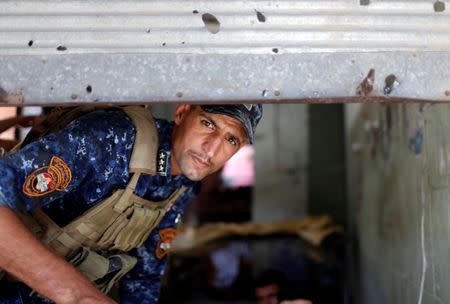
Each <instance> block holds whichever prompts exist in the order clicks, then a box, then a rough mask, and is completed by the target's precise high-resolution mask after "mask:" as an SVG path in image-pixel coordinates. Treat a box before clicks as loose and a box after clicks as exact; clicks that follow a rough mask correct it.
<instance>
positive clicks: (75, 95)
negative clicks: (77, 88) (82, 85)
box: [70, 94, 78, 99]
mask: <svg viewBox="0 0 450 304" xmlns="http://www.w3.org/2000/svg"><path fill="white" fill-rule="evenodd" d="M70 98H72V99H77V98H78V95H77V94H72V95H70Z"/></svg>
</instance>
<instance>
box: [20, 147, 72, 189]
mask: <svg viewBox="0 0 450 304" xmlns="http://www.w3.org/2000/svg"><path fill="white" fill-rule="evenodd" d="M71 180H72V172H71V171H70V168H69V166H67V164H66V163H65V162H64V161H63V160H62V159H61V158H59V157H57V156H53V157H52V159H51V160H50V164H49V165H48V166H44V167H41V168H39V169H37V170H35V171H34V172H33V173H31V174H30V176H28V177H27V179H26V180H25V182H24V183H23V187H22V190H23V193H25V194H26V195H28V196H33V197H34V196H43V195H46V194H48V193H51V192H53V191H55V190H56V191H64V190H65V189H66V188H67V186H68V185H69V183H70V181H71Z"/></svg>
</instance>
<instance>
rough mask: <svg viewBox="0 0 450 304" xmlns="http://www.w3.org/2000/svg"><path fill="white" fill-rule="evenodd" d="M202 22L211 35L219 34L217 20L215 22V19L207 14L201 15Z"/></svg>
mask: <svg viewBox="0 0 450 304" xmlns="http://www.w3.org/2000/svg"><path fill="white" fill-rule="evenodd" d="M202 20H203V23H204V24H205V26H206V29H207V30H208V32H210V33H212V34H217V33H218V32H219V30H220V22H219V20H217V18H216V17H215V16H214V15H212V14H209V13H206V14H203V15H202Z"/></svg>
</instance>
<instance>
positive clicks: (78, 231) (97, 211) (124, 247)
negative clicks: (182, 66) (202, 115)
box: [21, 107, 185, 293]
mask: <svg viewBox="0 0 450 304" xmlns="http://www.w3.org/2000/svg"><path fill="white" fill-rule="evenodd" d="M75 111H77V110H75ZM83 111H84V112H86V110H85V109H84V110H83ZM123 111H124V112H125V113H126V114H127V115H128V116H129V117H130V118H131V120H132V122H133V124H134V126H135V129H136V140H135V144H134V147H133V151H132V154H131V160H130V163H129V172H130V174H132V177H131V179H130V181H129V183H128V185H127V186H126V188H125V189H118V190H116V191H115V192H114V193H113V194H112V195H111V196H110V197H108V198H106V199H104V200H102V201H101V202H99V203H98V204H96V205H95V206H94V207H92V208H91V209H89V210H88V211H86V212H85V213H84V214H83V215H81V216H80V217H78V218H76V219H75V220H74V221H72V222H71V223H69V224H68V225H66V226H65V227H59V226H58V225H57V224H56V223H55V222H54V221H53V220H52V219H50V218H49V217H48V216H47V215H46V214H45V213H44V211H43V210H42V209H37V210H35V211H33V212H32V214H31V215H21V218H22V220H23V221H24V222H25V224H26V225H27V226H28V227H29V228H30V229H31V230H32V231H33V233H35V234H36V235H37V236H38V237H39V238H40V239H41V240H42V241H43V242H44V243H45V244H46V245H47V246H48V248H50V249H51V250H52V251H53V252H55V253H56V254H58V255H59V256H61V257H64V258H66V259H67V260H69V261H71V263H73V264H74V266H76V267H77V268H78V269H79V270H80V271H81V272H82V273H84V274H85V275H86V276H87V277H88V278H89V279H90V280H91V281H92V282H94V284H96V285H97V287H98V288H99V289H101V290H102V291H103V292H105V293H107V292H108V291H109V290H110V288H111V287H112V286H113V285H114V283H115V282H117V281H118V280H119V279H120V278H121V277H122V276H123V275H125V274H126V273H127V272H128V271H130V270H131V268H133V267H134V265H135V264H136V262H137V259H136V258H135V257H132V256H129V255H127V254H124V252H127V251H129V250H131V249H133V248H137V247H140V246H141V245H142V244H143V243H144V241H145V240H146V239H147V238H148V236H149V234H150V233H151V231H152V229H154V228H155V227H156V226H157V225H158V224H159V223H160V221H161V220H162V218H163V217H164V215H165V214H166V212H167V211H168V210H169V209H170V207H171V206H172V205H173V204H174V203H175V201H176V200H177V199H178V197H179V196H180V195H181V194H182V193H183V192H184V191H185V188H182V189H178V190H176V191H175V192H174V193H172V195H171V196H170V197H169V198H168V199H166V200H164V201H160V202H153V201H149V200H146V199H143V198H141V197H139V196H137V195H136V194H134V189H135V188H136V184H137V182H138V180H139V177H140V176H141V174H149V175H155V174H156V160H157V149H158V133H157V130H156V126H155V123H154V120H153V118H152V116H151V113H150V112H149V111H147V110H145V109H143V108H141V107H125V108H123ZM71 115H73V113H72V114H71ZM74 115H75V116H76V115H77V114H74ZM75 116H74V117H75ZM71 119H73V118H71ZM61 125H62V126H64V125H65V123H62V124H61Z"/></svg>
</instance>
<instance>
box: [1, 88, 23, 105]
mask: <svg viewBox="0 0 450 304" xmlns="http://www.w3.org/2000/svg"><path fill="white" fill-rule="evenodd" d="M23 101H24V97H23V94H22V92H20V91H18V92H17V93H11V94H9V93H8V92H7V91H6V90H4V89H3V88H2V87H0V103H8V104H21V103H23Z"/></svg>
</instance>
